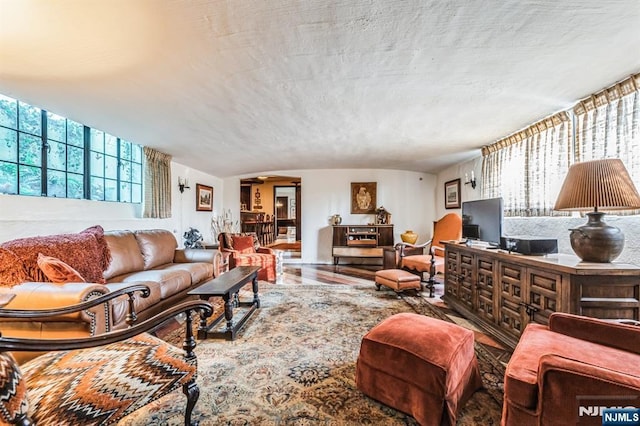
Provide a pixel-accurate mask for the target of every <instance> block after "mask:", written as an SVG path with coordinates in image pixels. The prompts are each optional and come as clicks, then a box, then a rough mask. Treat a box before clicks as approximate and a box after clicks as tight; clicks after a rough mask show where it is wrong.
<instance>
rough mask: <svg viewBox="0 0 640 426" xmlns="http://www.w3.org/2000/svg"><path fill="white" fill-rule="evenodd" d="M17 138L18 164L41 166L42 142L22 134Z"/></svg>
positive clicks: (37, 138)
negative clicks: (18, 140) (18, 146)
mask: <svg viewBox="0 0 640 426" xmlns="http://www.w3.org/2000/svg"><path fill="white" fill-rule="evenodd" d="M18 137H19V139H20V153H19V160H20V163H22V164H28V165H31V166H40V165H41V164H42V140H40V138H39V137H36V136H31V135H25V134H24V133H20V134H19V135H18Z"/></svg>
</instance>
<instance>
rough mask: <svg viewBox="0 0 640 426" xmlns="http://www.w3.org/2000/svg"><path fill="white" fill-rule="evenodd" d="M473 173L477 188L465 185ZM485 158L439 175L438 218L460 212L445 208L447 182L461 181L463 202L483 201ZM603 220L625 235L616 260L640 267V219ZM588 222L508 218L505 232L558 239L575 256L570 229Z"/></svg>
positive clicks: (580, 219)
mask: <svg viewBox="0 0 640 426" xmlns="http://www.w3.org/2000/svg"><path fill="white" fill-rule="evenodd" d="M471 170H474V174H475V176H476V179H477V181H478V184H477V186H476V189H472V188H471V185H464V175H465V173H468V174H471ZM481 173H482V157H478V158H475V159H473V160H470V161H467V162H464V163H461V164H457V165H455V166H452V167H449V168H447V169H446V170H443V171H442V172H440V173H439V174H438V178H437V185H438V188H439V189H438V191H437V194H438V195H437V205H438V209H439V210H438V216H439V217H441V216H442V215H443V214H444V213H446V212H457V213H458V214H460V212H461V210H460V209H454V210H445V209H444V183H445V182H447V181H449V180H452V179H457V178H461V179H462V181H463V184H462V190H461V192H462V201H470V200H476V199H479V198H481V194H482V174H481ZM604 221H605V222H607V223H608V224H609V225H612V226H616V227H618V228H620V230H622V232H623V233H624V235H625V245H624V250H623V251H622V253H621V254H620V256H619V257H618V258H617V259H616V262H623V263H632V264H635V265H640V216H638V215H636V216H612V215H606V216H605V217H604ZM585 223H587V219H586V217H580V216H579V215H578V214H574V216H572V217H566V216H562V217H506V218H504V222H503V226H502V233H503V235H506V236H527V237H543V238H556V239H557V240H558V251H559V252H560V253H567V254H574V252H573V249H572V248H571V243H570V241H569V234H570V232H569V229H571V228H575V227H578V226H582V225H584V224H585Z"/></svg>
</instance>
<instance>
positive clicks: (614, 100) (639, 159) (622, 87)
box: [573, 74, 640, 214]
mask: <svg viewBox="0 0 640 426" xmlns="http://www.w3.org/2000/svg"><path fill="white" fill-rule="evenodd" d="M573 111H574V113H575V116H576V142H575V157H576V161H588V160H596V159H600V158H620V159H621V160H622V162H623V163H624V165H625V166H626V167H627V170H628V171H629V174H630V175H631V178H632V179H633V182H634V183H635V185H636V188H640V74H637V75H635V76H632V77H629V78H628V79H626V80H624V81H622V82H620V83H618V84H616V85H614V86H612V87H609V88H607V89H605V90H603V91H601V92H598V93H596V94H594V95H593V96H590V97H589V98H587V99H584V100H582V101H581V102H579V103H578V104H577V105H576V106H575V108H574V109H573ZM632 154H633V155H632ZM616 214H620V212H617V213H616Z"/></svg>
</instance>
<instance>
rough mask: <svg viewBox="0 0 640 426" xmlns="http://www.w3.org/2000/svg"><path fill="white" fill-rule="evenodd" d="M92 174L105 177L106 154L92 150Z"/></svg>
mask: <svg viewBox="0 0 640 426" xmlns="http://www.w3.org/2000/svg"><path fill="white" fill-rule="evenodd" d="M91 176H100V177H104V155H103V154H100V153H99V152H93V151H91Z"/></svg>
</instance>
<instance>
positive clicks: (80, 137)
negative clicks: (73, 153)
mask: <svg viewBox="0 0 640 426" xmlns="http://www.w3.org/2000/svg"><path fill="white" fill-rule="evenodd" d="M67 143H68V144H69V145H75V146H80V147H84V126H83V125H82V124H80V123H76V122H75V121H72V120H67Z"/></svg>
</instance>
